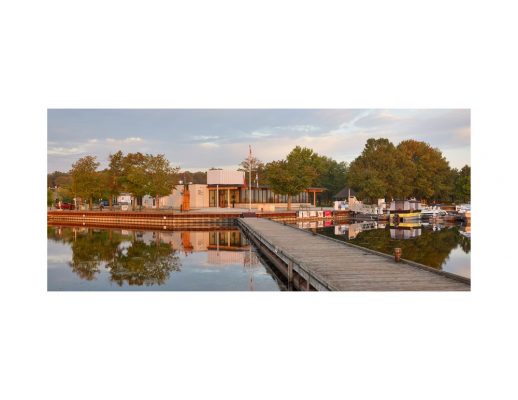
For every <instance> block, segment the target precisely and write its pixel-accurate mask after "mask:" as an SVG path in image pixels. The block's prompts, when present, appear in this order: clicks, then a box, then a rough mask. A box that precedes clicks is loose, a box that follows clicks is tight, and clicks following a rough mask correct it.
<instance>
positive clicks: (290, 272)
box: [288, 261, 293, 291]
mask: <svg viewBox="0 0 518 400" xmlns="http://www.w3.org/2000/svg"><path fill="white" fill-rule="evenodd" d="M292 287H293V262H292V261H289V262H288V290H290V291H291V290H293V289H292Z"/></svg>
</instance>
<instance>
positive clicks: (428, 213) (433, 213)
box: [421, 206, 448, 218]
mask: <svg viewBox="0 0 518 400" xmlns="http://www.w3.org/2000/svg"><path fill="white" fill-rule="evenodd" d="M447 215H448V213H447V212H446V211H444V210H443V209H441V207H437V206H433V207H426V208H423V209H421V216H422V217H424V218H439V217H446V216H447Z"/></svg>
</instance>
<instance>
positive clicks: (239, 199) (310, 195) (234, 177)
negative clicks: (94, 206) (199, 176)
mask: <svg viewBox="0 0 518 400" xmlns="http://www.w3.org/2000/svg"><path fill="white" fill-rule="evenodd" d="M186 188H188V190H189V198H188V199H187V201H188V204H189V205H190V209H199V208H206V207H219V208H232V207H235V208H248V207H249V204H250V200H249V199H250V198H251V206H252V208H253V209H258V210H261V209H262V210H264V211H266V210H272V211H273V210H275V207H280V208H284V207H286V206H287V203H288V196H286V195H279V194H275V193H274V192H273V191H272V190H271V188H270V187H269V186H268V185H253V186H252V187H251V188H250V187H248V186H247V184H246V182H245V173H244V172H242V171H229V170H209V171H208V172H207V184H192V183H191V184H185V185H184V184H180V185H176V186H175V188H174V189H173V190H172V191H171V194H170V195H168V196H162V197H160V208H164V209H174V210H180V209H182V205H183V201H184V195H185V194H184V192H185V190H186ZM324 190H325V189H323V188H316V187H315V188H308V189H306V190H304V191H303V192H301V193H299V194H297V195H295V196H291V203H292V206H293V207H294V208H297V207H300V206H310V205H312V204H313V205H315V204H316V194H317V193H321V192H323V191H324ZM132 201H135V199H134V198H133V196H131V194H129V193H122V194H121V195H120V196H118V197H117V202H118V203H124V204H130V205H131V204H132ZM135 204H136V203H135ZM142 206H143V207H144V208H156V198H155V197H152V196H148V195H146V196H144V197H143V198H142Z"/></svg>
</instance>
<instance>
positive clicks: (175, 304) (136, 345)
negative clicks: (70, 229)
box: [0, 0, 518, 399]
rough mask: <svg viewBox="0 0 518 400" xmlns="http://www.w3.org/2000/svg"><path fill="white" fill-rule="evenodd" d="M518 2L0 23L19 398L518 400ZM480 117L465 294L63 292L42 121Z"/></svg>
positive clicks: (300, 5) (7, 15)
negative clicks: (145, 113)
mask: <svg viewBox="0 0 518 400" xmlns="http://www.w3.org/2000/svg"><path fill="white" fill-rule="evenodd" d="M512 5H513V2H511V1H498V0H493V1H491V2H476V1H475V2H468V1H452V0H449V1H437V0H436V1H434V2H418V1H365V2H360V1H356V2H345V1H336V2H333V1H318V2H315V1H312V2H310V1H293V2H289V1H284V2H281V1H265V0H263V1H257V2H253V3H251V2H247V1H214V2H211V1H191V2H187V1H185V2H174V3H173V2H170V1H147V2H136V1H120V2H108V1H89V2H80V3H79V2H78V3H76V2H71V1H45V2H36V1H33V2H31V1H25V2H23V1H19V2H11V3H9V5H7V6H6V5H3V6H2V10H1V12H0V42H1V55H2V61H1V63H0V69H1V74H0V84H1V85H0V96H1V102H2V104H1V106H2V107H1V108H0V112H1V118H0V123H1V133H2V136H1V140H2V157H1V171H2V183H3V184H2V196H1V202H2V204H1V206H2V210H3V218H2V223H3V226H2V229H1V235H2V237H1V243H2V261H1V271H2V278H1V291H0V296H1V297H2V298H1V303H0V307H1V311H0V321H1V327H0V368H1V371H0V381H1V383H0V397H1V398H4V399H22V398H24V399H26V398H30V399H33V398H49V399H71V398H72V399H94V398H95V399H99V398H100V399H104V398H107V399H113V398H123V399H133V398H135V399H136V398H139V399H142V398H150V399H162V398H164V399H165V398H171V397H173V396H177V398H180V399H195V398H196V399H199V398H225V399H243V398H246V399H266V398H297V399H300V398H313V399H316V398H324V399H327V398H352V399H416V398H419V399H437V398H441V399H460V398H462V399H465V398H474V397H475V396H476V397H477V398H494V399H516V398H517V395H518V391H517V389H516V384H515V383H513V382H512V380H513V379H516V359H517V345H516V338H517V333H518V332H517V329H516V303H517V302H516V287H517V274H516V270H517V261H516V254H514V249H515V248H516V244H515V242H516V236H515V230H514V228H513V223H514V221H513V218H514V213H515V211H516V205H515V199H516V196H515V193H516V190H515V188H516V178H515V175H516V165H515V162H514V160H515V159H516V139H515V137H516V134H517V130H516V122H515V121H516V114H517V113H516V91H517V80H516V73H517V71H518V68H517V67H518V66H517V62H516V59H515V58H514V57H515V56H516V40H515V38H516V37H517V32H516V31H517V28H516V13H515V12H514V10H513V7H512ZM68 107H69V108H75V107H92V108H107V107H112V108H128V107H133V108H136V107H147V108H152V107H160V108H175V107H177V108H178V107H179V108H183V107H229V108H230V107H233V108H235V107H242V108H247V107H261V108H262V107H264V108H272V107H273V108H274V107H290V108H305V107H308V108H314V107H315V108H316V107H318V108H326V107H334V108H360V107H361V108H364V107H370V108H380V107H390V108H397V107H401V108H470V109H471V110H472V166H473V169H472V170H473V175H472V178H473V179H472V180H473V201H472V202H473V208H474V217H473V224H472V231H473V245H472V274H471V276H472V281H473V282H472V292H471V293H310V294H307V293H266V294H264V293H96V292H93V293H53V292H49V293H48V292H47V289H46V285H47V281H46V235H45V226H46V220H45V219H46V217H45V212H44V211H45V206H44V204H45V198H44V197H45V185H46V110H47V108H68Z"/></svg>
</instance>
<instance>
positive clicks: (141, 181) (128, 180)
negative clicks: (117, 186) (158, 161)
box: [121, 152, 149, 210]
mask: <svg viewBox="0 0 518 400" xmlns="http://www.w3.org/2000/svg"><path fill="white" fill-rule="evenodd" d="M146 163H147V157H146V156H145V155H144V154H142V153H140V152H137V153H128V154H127V155H126V156H125V157H124V158H123V159H122V163H121V165H122V179H121V181H122V187H123V188H124V190H125V191H127V192H128V193H131V194H132V196H133V197H135V198H136V199H137V202H138V203H139V205H141V204H142V197H143V196H145V195H146V194H148V191H149V177H148V174H147V172H146ZM132 209H133V210H134V209H135V204H134V202H133V204H132Z"/></svg>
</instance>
